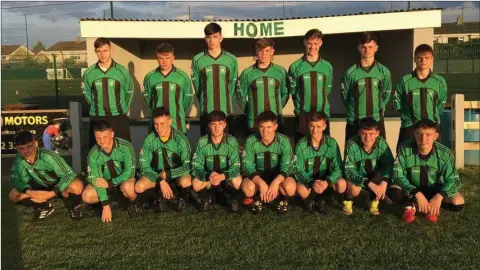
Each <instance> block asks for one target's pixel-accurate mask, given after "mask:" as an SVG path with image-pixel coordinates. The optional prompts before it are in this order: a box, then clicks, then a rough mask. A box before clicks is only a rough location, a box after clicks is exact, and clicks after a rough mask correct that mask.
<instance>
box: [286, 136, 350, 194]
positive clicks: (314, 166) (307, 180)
mask: <svg viewBox="0 0 480 270" xmlns="http://www.w3.org/2000/svg"><path fill="white" fill-rule="evenodd" d="M295 155H296V160H295V172H294V174H295V179H296V180H297V181H298V182H299V183H302V184H306V185H307V184H312V183H313V181H315V180H326V181H328V182H329V183H331V184H335V183H336V182H337V181H338V179H340V178H341V177H342V166H343V164H342V156H341V154H340V148H339V147H338V144H337V141H336V140H335V139H334V138H332V137H330V136H328V135H323V137H322V140H321V141H320V145H319V146H318V148H314V147H313V145H312V138H311V136H310V135H308V136H305V137H303V138H302V139H300V141H298V143H297V147H296V149H295Z"/></svg>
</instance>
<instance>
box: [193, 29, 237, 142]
mask: <svg viewBox="0 0 480 270" xmlns="http://www.w3.org/2000/svg"><path fill="white" fill-rule="evenodd" d="M204 33H205V43H206V44H207V50H205V51H203V52H201V53H198V54H197V55H195V56H194V57H193V59H192V81H193V86H194V88H195V92H196V95H197V98H198V102H199V105H200V108H199V111H200V133H201V135H202V136H203V135H205V134H207V128H208V123H207V114H208V113H209V112H211V111H213V110H217V111H222V112H224V113H225V114H226V115H227V130H228V128H229V127H230V130H229V132H230V133H232V132H233V130H234V118H233V103H232V101H233V96H234V94H235V84H236V81H237V76H238V62H237V58H236V57H235V56H234V55H233V54H231V53H229V52H227V51H225V50H224V49H222V46H221V43H222V40H223V37H222V28H221V27H220V25H218V24H217V23H213V22H212V23H209V24H208V25H207V26H205V29H204Z"/></svg>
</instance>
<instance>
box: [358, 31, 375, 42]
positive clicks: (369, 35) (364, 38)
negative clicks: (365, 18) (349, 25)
mask: <svg viewBox="0 0 480 270" xmlns="http://www.w3.org/2000/svg"><path fill="white" fill-rule="evenodd" d="M370 41H375V43H377V44H378V39H377V36H376V35H375V33H373V32H363V33H362V34H361V35H360V37H359V38H358V45H363V44H365V43H369V42H370Z"/></svg>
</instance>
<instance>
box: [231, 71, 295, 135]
mask: <svg viewBox="0 0 480 270" xmlns="http://www.w3.org/2000/svg"><path fill="white" fill-rule="evenodd" d="M288 87H289V86H288V79H287V71H286V70H285V69H284V68H283V67H281V66H279V65H277V64H274V63H270V65H269V66H268V67H267V68H259V67H258V65H257V63H255V64H254V65H252V66H250V67H248V68H246V69H245V70H244V71H243V72H242V74H241V75H240V78H239V80H238V83H237V102H238V104H239V105H240V107H241V108H242V110H244V112H245V114H246V115H247V120H248V127H249V128H254V127H255V126H256V125H255V123H256V120H257V117H258V115H259V114H260V113H262V112H264V111H272V112H274V113H275V114H276V115H278V116H281V115H282V110H283V107H285V105H286V104H287V101H288V96H289V90H288Z"/></svg>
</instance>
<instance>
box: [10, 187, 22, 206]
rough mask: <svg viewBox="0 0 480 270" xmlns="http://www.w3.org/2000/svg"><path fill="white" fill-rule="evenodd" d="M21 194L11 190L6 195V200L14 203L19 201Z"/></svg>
mask: <svg viewBox="0 0 480 270" xmlns="http://www.w3.org/2000/svg"><path fill="white" fill-rule="evenodd" d="M21 195H22V194H21V193H20V192H19V191H18V190H17V189H16V188H14V189H12V190H10V192H9V193H8V199H10V201H12V202H14V203H16V202H18V201H20V200H21Z"/></svg>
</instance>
